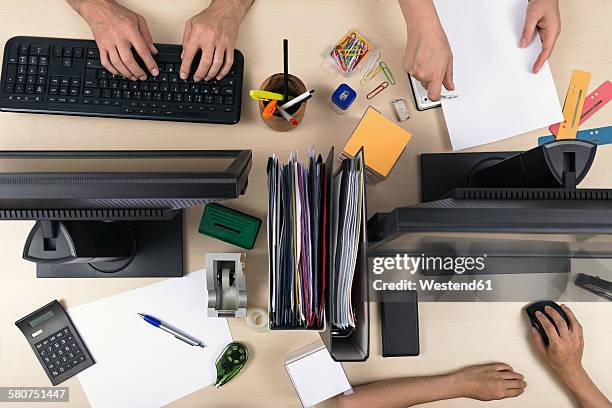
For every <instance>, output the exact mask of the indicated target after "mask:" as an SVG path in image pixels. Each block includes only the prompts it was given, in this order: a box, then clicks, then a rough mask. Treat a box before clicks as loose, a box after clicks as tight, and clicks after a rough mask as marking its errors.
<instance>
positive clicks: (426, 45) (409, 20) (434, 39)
mask: <svg viewBox="0 0 612 408" xmlns="http://www.w3.org/2000/svg"><path fill="white" fill-rule="evenodd" d="M400 6H401V8H402V12H403V13H404V18H405V20H406V31H407V39H406V52H405V54H404V69H405V70H406V72H408V73H409V74H410V75H412V76H413V77H414V78H415V79H417V80H418V81H419V82H421V84H422V85H423V87H424V88H425V89H427V91H428V93H427V96H428V98H429V99H430V100H432V101H438V100H440V94H441V91H442V85H444V86H445V87H446V89H447V90H449V91H452V90H454V89H455V85H454V83H453V53H452V51H451V48H450V45H449V43H448V39H447V38H446V33H445V32H444V29H443V28H442V25H441V23H440V20H439V19H438V14H437V13H436V9H435V7H434V5H433V3H432V2H431V1H430V0H417V1H415V0H400Z"/></svg>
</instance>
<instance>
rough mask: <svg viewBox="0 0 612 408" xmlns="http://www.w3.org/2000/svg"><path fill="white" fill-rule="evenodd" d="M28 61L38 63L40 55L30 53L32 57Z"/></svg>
mask: <svg viewBox="0 0 612 408" xmlns="http://www.w3.org/2000/svg"><path fill="white" fill-rule="evenodd" d="M28 63H29V64H30V65H38V57H37V56H36V55H30V58H29V59H28Z"/></svg>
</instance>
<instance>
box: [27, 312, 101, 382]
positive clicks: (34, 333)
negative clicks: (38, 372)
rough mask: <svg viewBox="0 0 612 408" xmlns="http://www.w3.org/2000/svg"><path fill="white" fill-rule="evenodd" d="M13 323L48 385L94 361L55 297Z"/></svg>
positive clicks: (62, 379) (67, 376)
mask: <svg viewBox="0 0 612 408" xmlns="http://www.w3.org/2000/svg"><path fill="white" fill-rule="evenodd" d="M15 325H16V326H17V327H18V328H19V330H21V332H22V333H23V335H24V336H25V337H26V339H27V340H28V343H30V346H31V347H32V350H34V354H36V357H37V358H38V361H40V364H41V365H42V366H43V369H44V370H45V373H47V377H49V380H51V384H52V385H58V384H60V383H62V382H63V381H65V380H67V379H68V378H70V377H72V376H73V375H75V374H77V373H79V372H81V371H83V370H84V369H86V368H87V367H91V366H92V365H93V364H94V361H93V359H92V358H91V355H90V354H89V351H88V350H87V347H85V344H84V343H83V340H82V339H81V337H80V336H79V333H78V332H77V331H76V329H75V328H74V325H73V324H72V321H70V318H69V317H68V315H67V314H66V311H65V310H64V308H63V307H62V305H61V304H60V302H58V301H57V300H54V301H53V302H51V303H49V304H47V305H45V306H43V307H41V308H40V309H38V310H36V311H35V312H32V313H30V314H29V315H27V316H25V317H23V318H21V319H19V320H18V321H16V322H15Z"/></svg>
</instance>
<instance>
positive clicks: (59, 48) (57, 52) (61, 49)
mask: <svg viewBox="0 0 612 408" xmlns="http://www.w3.org/2000/svg"><path fill="white" fill-rule="evenodd" d="M62 55H64V47H62V46H61V45H56V46H55V47H53V56H54V57H61V56H62Z"/></svg>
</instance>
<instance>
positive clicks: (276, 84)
mask: <svg viewBox="0 0 612 408" xmlns="http://www.w3.org/2000/svg"><path fill="white" fill-rule="evenodd" d="M288 83H289V85H288V88H289V89H288V94H289V100H291V98H295V97H296V96H299V95H301V94H303V93H304V92H306V86H305V85H304V83H303V82H302V81H301V80H300V78H298V77H296V76H293V75H291V74H289V81H288ZM259 89H261V90H262V91H270V92H276V93H279V94H282V93H283V74H274V75H272V76H270V77H268V78H267V79H266V80H265V81H263V83H262V84H261V87H260V88H259ZM285 102H286V101H279V102H278V105H279V106H280V105H282V104H284V103H285ZM307 102H308V101H302V102H298V103H296V104H295V105H293V106H291V107H289V108H287V109H286V111H287V113H288V114H290V115H291V116H293V117H294V118H295V119H296V120H297V121H298V125H297V126H299V123H302V119H303V118H304V113H305V112H306V103H307ZM268 103H269V102H268V101H259V114H260V116H261V120H263V122H264V123H265V124H266V125H268V127H270V128H271V129H273V130H276V131H279V132H286V131H288V130H292V129H294V128H296V127H297V126H294V125H292V124H291V123H290V122H289V121H288V120H287V119H285V118H284V117H282V116H281V114H280V113H279V112H278V111H275V112H274V114H273V115H272V116H270V117H269V118H264V117H263V116H262V114H263V111H264V109H265V108H266V106H267V104H268Z"/></svg>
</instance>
